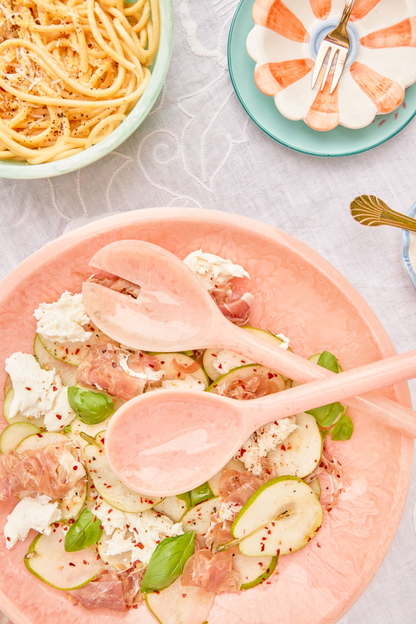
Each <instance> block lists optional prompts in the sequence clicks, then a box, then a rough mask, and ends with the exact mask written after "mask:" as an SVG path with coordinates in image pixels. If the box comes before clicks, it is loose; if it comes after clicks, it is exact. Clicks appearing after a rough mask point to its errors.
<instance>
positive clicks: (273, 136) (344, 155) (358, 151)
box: [227, 0, 416, 158]
mask: <svg viewBox="0 0 416 624" xmlns="http://www.w3.org/2000/svg"><path fill="white" fill-rule="evenodd" d="M252 1H253V0H240V2H239V4H238V6H237V8H236V10H235V13H234V16H233V19H232V21H231V25H230V30H229V34H228V44H227V59H228V68H229V72H230V78H231V83H232V85H233V88H234V91H235V93H236V95H237V98H238V100H239V102H240V104H241V106H242V107H243V109H244V110H245V111H246V113H247V115H248V116H249V117H250V119H251V120H252V121H253V122H254V123H255V124H256V126H257V127H258V128H260V130H261V131H262V132H264V133H265V134H266V135H267V136H268V137H270V138H271V139H272V140H273V141H276V143H280V145H283V147H287V148H288V149H290V150H292V151H294V152H297V153H298V154H306V155H308V156H318V157H320V158H347V157H348V156H355V155H357V154H364V153H365V152H368V151H370V150H372V149H375V148H376V147H379V146H380V145H383V143H386V142H387V141H390V140H391V139H393V138H394V137H395V136H396V135H397V134H399V133H400V132H401V131H402V130H404V128H405V127H406V126H407V125H408V124H409V123H410V122H411V121H413V119H414V117H415V116H416V107H415V110H414V111H413V113H412V114H411V116H410V117H409V118H408V119H406V120H405V121H404V122H403V123H401V124H399V126H398V127H397V128H396V129H395V130H394V131H393V132H391V133H390V134H389V135H388V136H385V137H383V138H382V139H380V140H378V141H376V142H374V143H371V144H369V145H367V146H366V147H362V148H359V149H352V150H349V151H347V152H343V153H337V154H333V153H331V152H330V151H329V150H328V152H325V153H323V152H320V151H316V150H313V149H307V148H301V147H295V146H294V145H291V144H290V143H288V142H287V141H285V140H283V139H281V138H279V136H278V135H277V134H274V133H272V132H271V131H269V130H268V129H267V128H266V127H265V126H264V125H263V124H262V123H261V122H260V121H259V120H258V119H257V117H256V114H255V112H253V111H252V110H250V109H249V108H248V106H247V105H246V103H245V100H244V98H243V96H242V95H241V93H240V90H239V88H238V85H237V81H236V78H235V75H234V69H233V54H232V51H231V48H232V40H233V35H234V31H235V26H236V22H237V20H238V17H239V13H240V11H241V9H242V8H243V6H244V5H245V4H246V3H247V2H252ZM247 57H248V58H249V59H250V58H251V57H250V56H249V55H248V53H247ZM253 62H254V61H253ZM253 84H254V86H255V83H253ZM414 84H415V83H414ZM414 84H413V85H409V87H408V88H409V89H410V88H411V87H413V86H414ZM256 89H257V87H256ZM406 92H407V90H406ZM266 97H267V96H266ZM276 114H277V115H280V116H281V117H283V118H284V119H286V120H287V121H290V122H291V123H294V124H299V123H303V124H304V123H305V122H304V121H302V120H301V121H292V120H290V119H288V118H287V117H284V116H283V115H282V113H280V111H279V110H278V109H277V108H276ZM390 114H392V113H390ZM380 117H381V115H380ZM375 119H377V116H376V117H375ZM370 126H371V124H370ZM340 127H343V126H340V125H338V126H337V128H340ZM368 127H369V126H365V127H364V128H360V129H357V130H352V129H350V128H344V129H345V130H346V131H348V132H357V133H359V132H360V131H363V130H365V129H366V128H368ZM337 128H335V130H336V129H337ZM316 132H317V131H316ZM320 134H326V133H325V132H321V133H320Z"/></svg>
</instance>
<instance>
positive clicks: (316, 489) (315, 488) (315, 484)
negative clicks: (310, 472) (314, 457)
mask: <svg viewBox="0 0 416 624" xmlns="http://www.w3.org/2000/svg"><path fill="white" fill-rule="evenodd" d="M309 485H310V486H311V488H312V489H313V491H314V492H315V494H316V497H317V499H318V500H319V499H320V498H321V491H322V490H321V484H320V483H319V479H318V477H315V479H313V481H311V482H310V483H309Z"/></svg>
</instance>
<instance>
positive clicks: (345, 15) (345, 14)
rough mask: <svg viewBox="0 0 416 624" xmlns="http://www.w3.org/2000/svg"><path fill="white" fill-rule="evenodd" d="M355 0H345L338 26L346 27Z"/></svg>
mask: <svg viewBox="0 0 416 624" xmlns="http://www.w3.org/2000/svg"><path fill="white" fill-rule="evenodd" d="M354 4H355V0H347V2H346V3H345V7H344V12H343V14H342V17H341V21H340V23H339V27H341V28H342V27H344V28H347V24H348V22H349V19H350V17H351V13H352V10H353V8H354Z"/></svg>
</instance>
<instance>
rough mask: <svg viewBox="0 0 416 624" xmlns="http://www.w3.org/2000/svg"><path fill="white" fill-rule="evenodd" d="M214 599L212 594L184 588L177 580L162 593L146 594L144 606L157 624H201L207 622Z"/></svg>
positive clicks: (193, 588)
mask: <svg viewBox="0 0 416 624" xmlns="http://www.w3.org/2000/svg"><path fill="white" fill-rule="evenodd" d="M214 598H215V594H214V593H213V592H206V591H205V590H204V589H201V588H200V587H190V586H186V587H185V586H183V585H181V579H180V578H178V579H177V580H176V581H175V582H174V583H172V585H170V586H169V587H167V588H166V589H164V590H163V591H161V592H158V593H151V594H150V593H149V594H146V605H147V608H148V609H149V611H150V613H151V614H152V615H153V616H154V617H155V618H156V620H157V621H158V622H159V624H203V623H204V622H206V621H207V620H208V616H209V612H210V611H211V607H212V605H213V603H214Z"/></svg>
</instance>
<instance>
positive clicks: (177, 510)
mask: <svg viewBox="0 0 416 624" xmlns="http://www.w3.org/2000/svg"><path fill="white" fill-rule="evenodd" d="M153 509H154V510H155V511H158V512H159V513H162V514H164V515H165V516H168V518H170V519H171V520H172V522H180V521H181V519H182V518H183V516H184V514H186V512H187V511H188V505H187V502H186V500H182V499H181V498H178V497H177V496H167V497H166V498H164V499H163V500H162V501H161V502H160V503H158V504H157V505H155V506H154V507H153Z"/></svg>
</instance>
